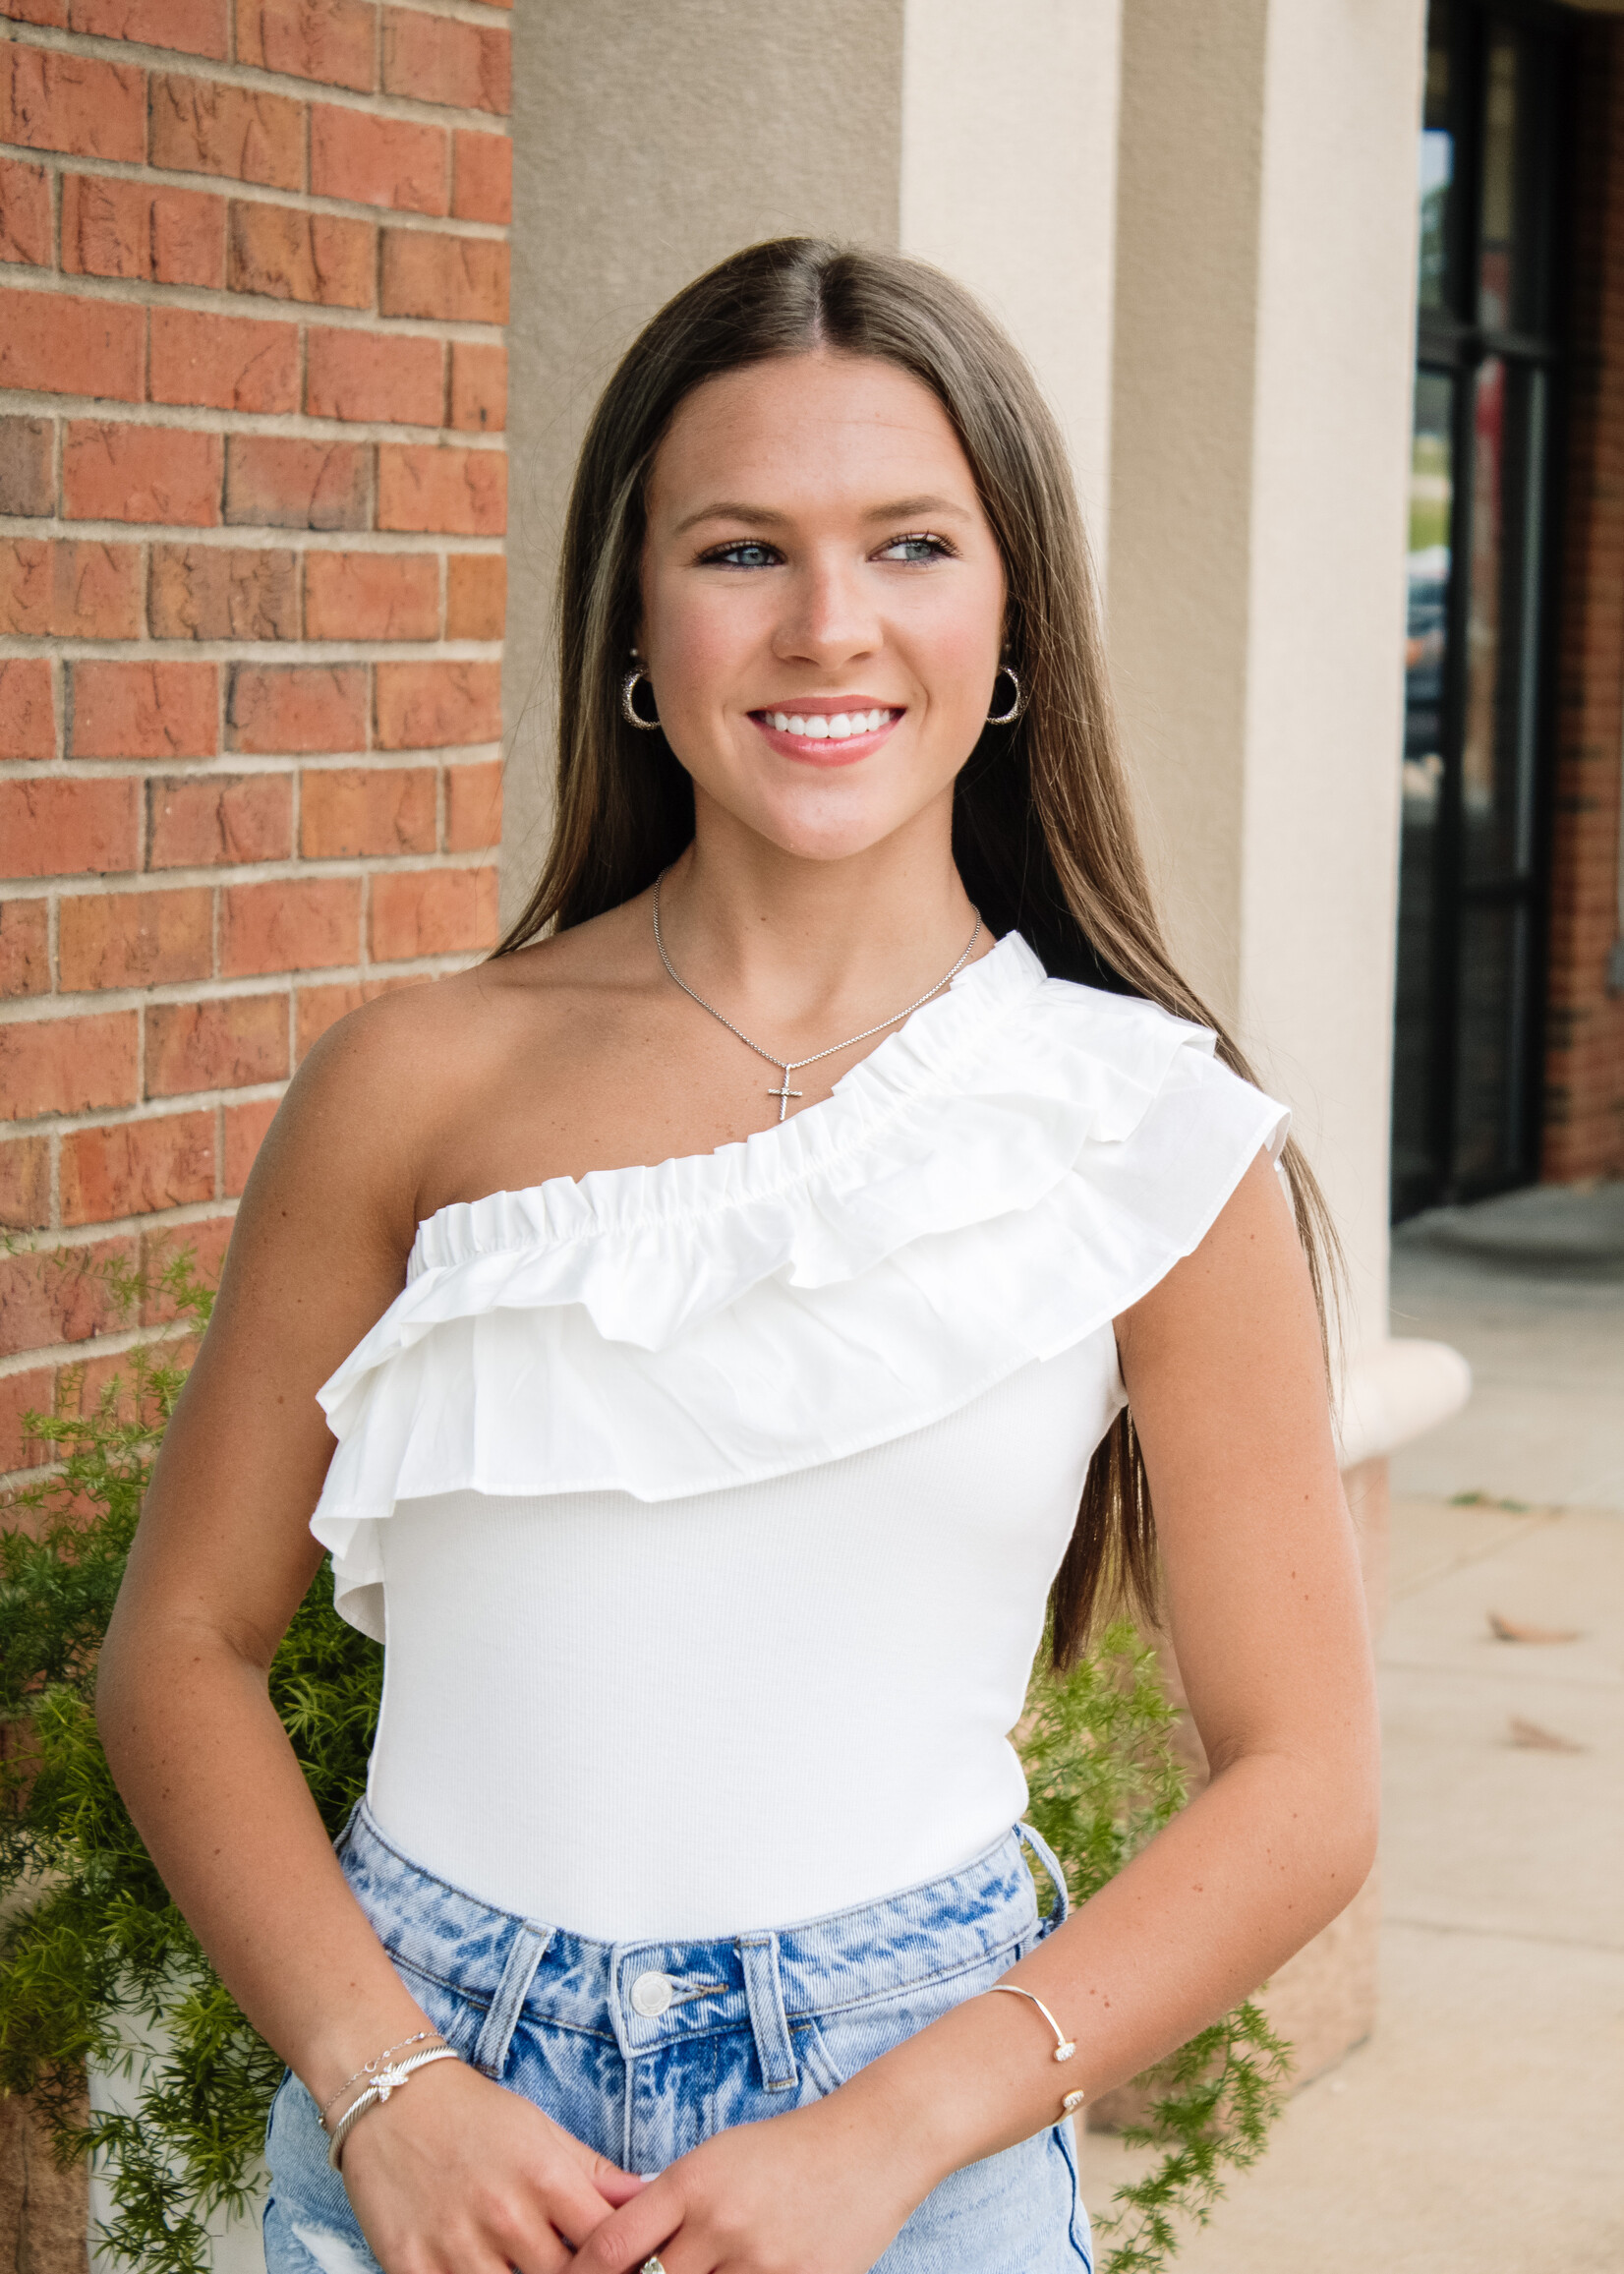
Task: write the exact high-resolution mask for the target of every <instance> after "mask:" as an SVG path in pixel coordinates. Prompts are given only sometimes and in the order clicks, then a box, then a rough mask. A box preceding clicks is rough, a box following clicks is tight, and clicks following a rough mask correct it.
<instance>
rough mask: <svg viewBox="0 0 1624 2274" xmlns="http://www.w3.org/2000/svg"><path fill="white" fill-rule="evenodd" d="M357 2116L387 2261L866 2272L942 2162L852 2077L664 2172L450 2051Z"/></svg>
mask: <svg viewBox="0 0 1624 2274" xmlns="http://www.w3.org/2000/svg"><path fill="white" fill-rule="evenodd" d="M414 2082H415V2083H416V2084H417V2089H416V2090H414V2091H412V2092H407V2093H400V2094H398V2095H397V2096H396V2097H395V2099H394V2101H393V2103H392V2105H391V2106H390V2107H389V2109H388V2110H387V2111H386V2112H380V2113H378V2114H375V2115H373V2116H372V2117H370V2118H369V2119H368V2121H366V2122H365V2123H363V2124H361V2125H359V2126H358V2127H357V2128H356V2130H355V2132H354V2135H353V2136H352V2138H351V2140H350V2142H349V2144H348V2146H347V2147H346V2149H345V2154H344V2181H345V2185H346V2187H348V2190H349V2195H350V2201H351V2204H352V2206H353V2208H354V2210H355V2214H356V2217H357V2219H358V2220H359V2222H360V2224H361V2228H362V2231H363V2233H364V2234H365V2235H366V2238H367V2241H368V2243H369V2244H370V2245H371V2246H372V2249H373V2252H374V2254H375V2256H376V2257H377V2260H378V2263H379V2264H380V2265H381V2266H382V2268H383V2269H384V2274H505V2270H506V2269H507V2268H510V2267H511V2268H514V2269H516V2270H517V2274H555V2270H556V2269H560V2268H564V2267H574V2268H576V2269H579V2274H636V2270H637V2269H638V2268H639V2267H640V2266H642V2265H643V2264H644V2262H645V2261H646V2260H647V2259H648V2258H650V2257H653V2256H658V2257H659V2259H660V2262H661V2264H662V2265H663V2267H664V2268H665V2274H869V2269H870V2268H871V2267H872V2266H873V2265H874V2263H875V2261H876V2260H877V2259H878V2258H880V2257H881V2256H882V2255H883V2254H884V2252H885V2250H886V2248H887V2246H888V2245H889V2244H890V2243H891V2241H892V2239H893V2237H894V2236H895V2235H896V2234H897V2232H898V2230H899V2228H900V2227H901V2226H902V2224H903V2222H904V2221H905V2220H906V2219H907V2217H908V2215H909V2213H910V2212H911V2211H912V2210H913V2209H914V2207H915V2205H916V2204H918V2203H919V2202H921V2201H923V2199H924V2197H925V2196H926V2195H927V2194H928V2193H929V2192H930V2189H931V2187H933V2186H934V2185H935V2183H936V2180H937V2179H938V2178H940V2177H941V2176H942V2175H941V2174H939V2173H936V2172H932V2171H927V2170H925V2169H923V2168H922V2167H919V2166H917V2165H916V2164H915V2163H914V2161H913V2160H912V2159H910V2158H909V2157H908V2156H907V2155H906V2154H905V2153H903V2152H901V2151H900V2150H899V2143H898V2141H897V2139H896V2136H895V2134H894V2133H892V2132H891V2130H890V2128H889V2127H886V2126H883V2125H879V2124H876V2123H875V2122H874V2121H873V2116H872V2112H869V2111H867V2110H866V2109H865V2108H864V2107H863V2106H862V2105H860V2103H861V2098H862V2096H860V2095H858V2094H855V2093H853V2092H852V2089H851V2087H850V2086H847V2087H844V2088H842V2090H841V2092H840V2093H835V2094H831V2095H830V2097H829V2098H828V2099H826V2100H823V2101H819V2102H815V2103H813V2104H812V2105H810V2106H808V2107H805V2108H799V2109H791V2110H787V2111H785V2113H784V2114H783V2116H778V2117H773V2118H769V2119H767V2120H765V2121H763V2122H760V2123H755V2124H748V2125H741V2126H738V2127H735V2128H732V2129H730V2130H727V2131H723V2132H718V2133H716V2134H715V2135H714V2136H713V2137H712V2138H710V2139H708V2140H705V2141H703V2142H702V2143H701V2144H700V2145H699V2146H698V2147H697V2148H694V2149H692V2150H691V2151H690V2152H689V2153H688V2154H687V2155H684V2156H681V2157H679V2158H678V2159H677V2161H676V2162H675V2163H673V2164H670V2165H669V2166H667V2169H666V2170H665V2171H663V2172H662V2173H660V2174H659V2176H658V2177H657V2178H655V2179H652V2180H646V2181H645V2180H640V2179H638V2178H637V2177H636V2176H635V2174H633V2173H630V2172H624V2171H621V2170H620V2169H619V2168H618V2166H617V2165H614V2164H612V2163H610V2162H609V2160H608V2158H607V2157H604V2156H599V2155H595V2154H594V2153H593V2152H592V2150H591V2149H590V2148H588V2147H586V2146H584V2145H583V2143H582V2142H581V2141H580V2140H578V2139H576V2138H574V2137H573V2136H572V2134H570V2133H569V2132H567V2131H565V2130H564V2129H563V2128H562V2127H561V2126H559V2125H556V2124H554V2123H553V2122H552V2120H551V2118H550V2117H548V2116H546V2115H544V2114H543V2112H542V2111H541V2110H540V2109H539V2108H536V2107H535V2106H534V2105H533V2104H532V2103H531V2102H529V2101H527V2100H524V2099H523V2098H521V2097H520V2095H518V2094H517V2093H514V2092H510V2091H508V2090H506V2089H505V2088H504V2087H503V2086H501V2085H497V2084H493V2082H492V2081H491V2080H490V2079H489V2078H486V2077H482V2076H480V2075H478V2074H477V2072H476V2071H474V2070H471V2069H466V2068H459V2067H458V2066H457V2065H455V2064H454V2063H450V2062H447V2063H445V2064H444V2065H443V2067H440V2068H437V2069H435V2070H429V2071H426V2072H425V2074H424V2076H423V2077H422V2079H421V2080H414Z"/></svg>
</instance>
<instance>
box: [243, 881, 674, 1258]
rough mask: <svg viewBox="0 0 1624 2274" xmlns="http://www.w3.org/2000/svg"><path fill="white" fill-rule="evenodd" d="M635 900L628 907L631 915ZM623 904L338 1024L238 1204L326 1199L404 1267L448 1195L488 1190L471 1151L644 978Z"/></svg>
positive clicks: (317, 1049) (323, 1208)
mask: <svg viewBox="0 0 1624 2274" xmlns="http://www.w3.org/2000/svg"><path fill="white" fill-rule="evenodd" d="M635 905H636V904H633V907H635ZM641 948H642V924H641V922H640V921H639V920H638V918H637V917H636V916H635V915H633V914H631V912H630V911H629V910H627V909H620V908H617V909H612V910H610V911H609V914H607V915H605V916H601V917H598V918H595V919H594V920H593V921H592V922H590V923H587V924H582V925H580V926H578V927H577V928H576V929H575V930H573V931H570V932H566V933H563V934H561V935H559V936H558V937H556V938H553V939H548V940H542V941H538V942H536V943H534V944H533V945H531V946H528V947H525V948H522V949H520V950H518V951H517V952H516V953H514V954H511V955H507V956H502V957H498V958H495V959H493V960H492V961H489V962H483V963H478V964H476V965H474V966H473V967H472V968H471V969H469V970H466V971H462V972H459V973H457V974H455V975H453V976H451V977H449V978H444V979H436V980H434V981H431V982H427V983H424V984H420V985H416V986H409V987H398V988H393V989H391V990H390V991H389V992H388V993H387V994H383V995H379V996H377V998H375V1000H373V1001H372V1002H370V1003H366V1004H364V1005H362V1006H361V1007H360V1008H359V1009H358V1010H355V1011H352V1012H351V1013H349V1015H348V1016H347V1017H345V1018H343V1019H341V1020H338V1021H337V1023H336V1024H335V1025H333V1026H331V1027H329V1028H328V1029H327V1031H326V1032H325V1033H324V1034H323V1035H322V1036H321V1037H320V1039H319V1041H318V1042H317V1043H316V1044H315V1046H314V1047H313V1049H312V1050H311V1051H310V1053H309V1055H308V1056H307V1058H306V1059H305V1061H304V1063H303V1064H302V1065H301V1067H300V1069H299V1072H298V1074H297V1075H296V1076H295V1078H294V1080H293V1081H292V1083H291V1084H290V1086H289V1088H288V1091H287V1094H286V1096H285V1098H284V1099H283V1102H282V1106H281V1109H280V1110H279V1112H278V1114H277V1116H276V1119H275V1122H274V1123H273V1124H272V1127H271V1131H270V1134H269V1136H268V1137H267V1138H266V1140H265V1144H264V1146H263V1148H262V1149H261V1159H260V1161H259V1162H258V1163H257V1164H256V1169H255V1176H254V1178H253V1180H251V1184H250V1189H249V1193H248V1195H246V1197H245V1213H246V1214H248V1215H250V1216H252V1215H253V1213H254V1212H255V1203H256V1201H257V1200H258V1199H259V1198H260V1196H261V1190H262V1189H263V1188H265V1187H267V1186H272V1185H274V1186H276V1187H278V1188H280V1189H281V1190H282V1194H283V1196H284V1198H291V1197H294V1196H295V1195H297V1196H298V1197H299V1198H300V1199H305V1198H308V1199H309V1200H310V1201H311V1202H312V1203H313V1205H312V1207H311V1212H310V1220H311V1221H313V1222H319V1221H320V1220H321V1219H322V1218H323V1217H324V1216H327V1215H328V1214H329V1213H330V1212H331V1210H332V1208H333V1206H334V1205H335V1204H340V1203H341V1204H342V1205H343V1207H344V1209H345V1211H346V1214H347V1216H348V1218H349V1220H350V1221H351V1222H352V1223H359V1224H362V1225H366V1226H369V1227H371V1228H373V1230H374V1231H375V1233H376V1234H377V1236H379V1237H381V1238H382V1239H383V1240H384V1241H385V1242H386V1243H387V1244H388V1245H390V1246H392V1247H393V1248H395V1249H396V1250H397V1251H398V1252H399V1254H401V1256H402V1257H404V1255H405V1254H406V1253H407V1251H408V1250H409V1249H410V1246H411V1243H412V1239H413V1237H414V1236H415V1232H416V1227H417V1225H418V1223H419V1222H420V1221H421V1220H422V1218H423V1217H424V1216H425V1215H427V1214H432V1213H433V1212H434V1209H435V1207H436V1206H438V1205H439V1204H440V1203H441V1202H442V1200H443V1199H444V1197H445V1196H446V1195H447V1193H448V1192H449V1191H451V1190H452V1189H460V1188H461V1187H463V1186H465V1185H466V1186H471V1187H472V1189H474V1190H490V1189H494V1187H495V1185H497V1184H499V1183H501V1182H502V1181H503V1177H502V1174H501V1172H500V1168H499V1164H497V1163H495V1162H494V1161H493V1163H492V1166H491V1170H490V1174H489V1181H485V1182H482V1179H485V1177H486V1171H485V1169H484V1168H483V1166H482V1161H481V1154H482V1150H483V1148H484V1145H485V1144H486V1142H487V1141H488V1139H489V1138H490V1137H491V1134H492V1133H493V1132H494V1131H495V1130H496V1129H497V1128H498V1127H500V1126H502V1125H505V1124H507V1123H508V1122H510V1121H511V1119H512V1117H513V1115H514V1112H515V1108H516V1107H517V1108H520V1109H521V1110H522V1104H523V1101H525V1100H527V1099H528V1100H531V1101H534V1100H535V1099H536V1098H537V1097H539V1096H540V1095H542V1094H544V1093H545V1091H546V1089H547V1088H548V1086H549V1083H550V1078H551V1077H552V1075H553V1073H554V1070H555V1069H556V1067H557V1066H558V1064H559V1063H560V1061H562V1062H564V1063H567V1062H568V1061H569V1060H570V1057H571V1054H572V1044H573V1041H574V1039H575V1037H577V1036H578V1035H579V1034H581V1033H582V1032H590V1033H592V1034H594V1035H596V1036H599V1037H602V1035H603V1034H604V1033H605V1031H606V1030H607V1029H610V1028H612V1026H613V1025H614V1023H615V1021H616V1020H618V1019H620V1018H622V1017H623V1016H624V1013H625V1006H626V1004H627V1002H628V1000H630V999H632V998H635V996H636V995H637V993H638V990H639V987H640V985H642V984H644V983H645V982H646V969H645V963H646V957H643V956H640V954H639V950H641Z"/></svg>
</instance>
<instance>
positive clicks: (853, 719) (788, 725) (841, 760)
mask: <svg viewBox="0 0 1624 2274" xmlns="http://www.w3.org/2000/svg"><path fill="white" fill-rule="evenodd" d="M903 716H904V714H903V712H902V711H901V710H899V709H898V708H896V707H895V706H893V705H890V704H885V703H863V702H860V701H859V702H849V703H836V702H830V701H828V700H825V701H823V702H820V703H818V704H816V705H814V704H812V703H805V704H802V705H800V706H798V707H796V708H794V709H790V708H788V707H785V708H784V709H783V710H780V709H777V708H774V709H772V710H766V711H752V712H751V713H750V717H751V720H752V722H753V723H754V725H755V726H756V727H757V729H759V730H760V731H761V733H763V734H764V735H765V736H766V737H767V739H768V741H769V742H771V743H772V745H773V747H774V748H775V749H776V750H778V751H780V752H782V753H783V756H784V757H786V758H800V759H805V760H809V761H810V762H811V763H812V764H813V765H818V766H847V765H850V764H852V763H853V762H854V761H855V760H856V759H858V758H866V757H867V756H868V754H869V753H870V751H872V750H877V749H878V748H879V747H880V745H881V743H883V742H884V741H885V739H886V737H887V736H888V735H889V734H890V733H891V731H892V730H893V729H894V728H895V727H896V726H897V724H898V722H899V720H900V719H901V718H902V717H903Z"/></svg>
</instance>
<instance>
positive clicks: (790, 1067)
mask: <svg viewBox="0 0 1624 2274" xmlns="http://www.w3.org/2000/svg"><path fill="white" fill-rule="evenodd" d="M666 875H667V872H666V871H665V870H664V869H662V870H661V872H660V874H659V876H657V877H656V879H655V882H654V944H655V946H656V947H657V948H658V949H659V950H660V961H661V962H663V963H664V964H665V966H666V971H667V977H669V978H672V979H674V980H675V981H676V983H677V985H678V986H679V987H680V988H681V990H682V992H683V994H684V995H690V996H692V997H693V1000H694V1001H695V1002H696V1003H697V1004H698V1005H699V1008H700V1009H701V1010H702V1011H709V1013H710V1014H711V1017H712V1018H713V1019H719V1020H722V1023H723V1025H724V1026H725V1027H726V1029H727V1031H728V1033H729V1034H736V1035H737V1036H738V1038H739V1040H740V1041H741V1042H742V1043H743V1045H744V1047H745V1049H746V1050H753V1051H754V1052H755V1054H756V1056H757V1057H758V1058H765V1059H766V1061H767V1063H768V1065H769V1066H776V1067H777V1068H778V1070H779V1072H780V1073H781V1074H782V1075H783V1081H782V1083H781V1084H780V1085H779V1087H778V1088H777V1089H770V1090H769V1091H768V1092H767V1094H768V1096H769V1097H776V1098H777V1099H778V1101H779V1119H780V1121H783V1117H784V1115H785V1114H786V1113H787V1112H788V1111H789V1100H790V1099H791V1098H792V1097H800V1096H802V1095H803V1094H804V1093H803V1092H802V1091H801V1090H798V1089H791V1088H790V1086H789V1077H790V1076H791V1075H792V1074H798V1073H799V1072H800V1070H801V1068H802V1067H803V1066H816V1065H817V1063H818V1061H819V1059H820V1058H833V1057H835V1055H836V1054H837V1052H839V1051H841V1050H849V1049H851V1047H852V1046H853V1044H855V1043H858V1042H866V1041H867V1040H868V1038H869V1036H870V1035H871V1034H883V1033H884V1032H885V1030H886V1028H887V1027H888V1026H897V1025H899V1024H900V1023H901V1021H902V1020H904V1019H911V1018H912V1017H913V1014H914V1013H915V1011H918V1010H921V1009H922V1008H923V1007H924V1005H925V1004H927V1003H928V1002H929V1001H930V999H931V997H932V996H933V995H940V994H941V992H942V990H943V988H944V987H946V986H948V985H950V984H951V982H952V981H953V980H955V979H957V976H958V974H959V972H960V971H961V970H962V969H963V968H964V965H965V964H966V963H967V962H969V960H970V950H971V949H972V948H973V947H974V946H975V943H976V941H977V940H978V939H980V937H981V911H980V909H979V908H978V909H977V910H976V915H975V929H974V931H973V932H971V934H970V936H969V938H968V939H967V940H966V941H965V942H964V952H963V954H962V955H961V956H960V957H959V959H958V961H957V963H955V965H954V966H953V969H952V970H951V971H944V972H943V974H942V976H941V978H940V979H938V980H937V982H936V984H935V986H934V987H927V988H926V989H925V992H924V993H923V994H922V995H921V996H920V998H919V1000H918V1002H917V1003H910V1004H909V1005H908V1007H907V1009H906V1010H905V1011H894V1012H893V1013H892V1015H891V1017H890V1018H889V1019H882V1020H880V1022H879V1024H878V1025H877V1026H865V1027H864V1028H863V1030H862V1032H861V1033H860V1034H848V1035H847V1036H846V1038H845V1040H844V1041H843V1042H832V1043H831V1044H830V1045H829V1048H828V1049H827V1050H814V1051H813V1053H812V1055H811V1056H810V1057H809V1058H780V1057H779V1056H778V1055H777V1053H776V1052H774V1051H771V1050H763V1048H762V1046H761V1044H760V1043H759V1042H752V1041H751V1039H750V1037H749V1035H748V1034H746V1033H745V1032H744V1030H743V1028H742V1027H739V1026H735V1025H734V1024H733V1022H732V1020H730V1019H727V1018H724V1017H723V1014H722V1013H721V1012H720V1011H719V1010H718V1009H717V1007H716V1005H715V1004H714V1003H707V1002H706V1000H705V998H704V996H703V995H700V994H696V993H695V991H694V989H693V988H692V987H690V986H689V984H688V982H687V980H686V979H684V978H683V976H682V974H681V972H680V971H678V970H677V969H676V967H675V965H674V964H673V963H672V962H671V960H670V958H669V956H667V953H666V943H665V941H664V940H663V939H662V938H661V937H660V888H661V886H662V885H663V884H664V883H665V881H666Z"/></svg>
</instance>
